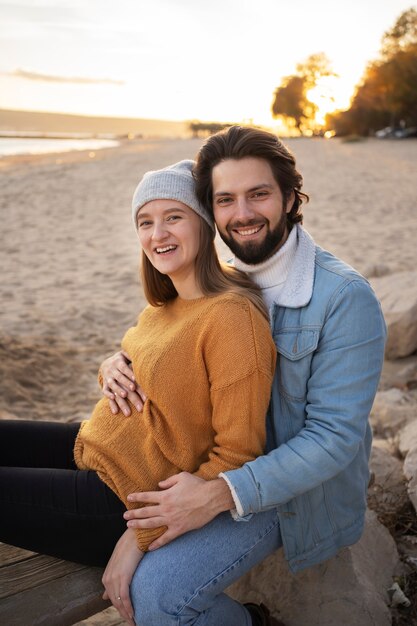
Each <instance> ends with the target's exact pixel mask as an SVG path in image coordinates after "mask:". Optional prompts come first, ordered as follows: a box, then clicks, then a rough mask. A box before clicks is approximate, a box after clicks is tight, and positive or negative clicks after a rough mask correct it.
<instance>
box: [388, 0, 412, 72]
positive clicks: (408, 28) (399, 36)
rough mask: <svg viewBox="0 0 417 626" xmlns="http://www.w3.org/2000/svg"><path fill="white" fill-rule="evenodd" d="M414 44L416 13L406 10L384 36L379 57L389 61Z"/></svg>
mask: <svg viewBox="0 0 417 626" xmlns="http://www.w3.org/2000/svg"><path fill="white" fill-rule="evenodd" d="M415 44H417V11H416V10H415V9H408V11H404V13H402V14H401V15H400V17H399V18H398V19H397V21H396V22H395V24H394V26H393V27H392V28H391V30H388V31H387V32H386V33H385V34H384V36H383V38H382V48H381V56H382V58H383V59H384V60H389V59H391V58H392V57H394V56H395V55H396V54H398V53H399V52H401V51H404V50H407V49H408V48H409V47H410V46H413V45H415Z"/></svg>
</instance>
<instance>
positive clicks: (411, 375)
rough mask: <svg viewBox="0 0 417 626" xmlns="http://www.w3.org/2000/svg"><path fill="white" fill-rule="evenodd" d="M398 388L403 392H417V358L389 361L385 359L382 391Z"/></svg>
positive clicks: (381, 384)
mask: <svg viewBox="0 0 417 626" xmlns="http://www.w3.org/2000/svg"><path fill="white" fill-rule="evenodd" d="M393 387H397V388H398V389H402V390H403V391H412V392H414V393H416V390H417V356H416V355H411V356H408V357H404V358H403V359H397V360H395V361H388V360H387V359H385V361H384V367H383V369H382V375H381V381H380V389H391V388H393Z"/></svg>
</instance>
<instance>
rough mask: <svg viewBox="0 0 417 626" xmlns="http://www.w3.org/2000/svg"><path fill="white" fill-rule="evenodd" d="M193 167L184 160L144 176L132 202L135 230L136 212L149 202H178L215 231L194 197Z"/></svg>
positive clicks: (191, 162) (207, 215) (212, 221)
mask: <svg viewBox="0 0 417 626" xmlns="http://www.w3.org/2000/svg"><path fill="white" fill-rule="evenodd" d="M193 167H194V161H191V160H190V159H186V160H184V161H179V163H175V164H174V165H170V166H169V167H164V169H162V170H155V171H152V172H147V173H146V174H145V175H144V177H143V178H142V180H141V181H140V183H139V185H138V186H137V187H136V190H135V193H134V194H133V200H132V216H133V222H134V224H135V228H136V230H137V227H138V225H137V215H138V211H139V209H140V208H142V207H143V205H144V204H146V203H147V202H150V201H151V200H179V201H180V202H182V203H183V204H185V205H187V206H188V207H190V209H192V210H193V211H195V212H196V213H197V215H199V216H200V217H202V218H203V219H204V220H205V221H206V222H207V224H208V225H209V226H210V227H211V228H212V229H213V231H215V227H214V220H213V218H212V216H211V215H210V214H209V212H208V211H207V210H206V209H205V208H204V207H203V206H202V205H201V204H200V203H199V201H198V199H197V196H196V195H195V182H194V178H193V175H192V169H193Z"/></svg>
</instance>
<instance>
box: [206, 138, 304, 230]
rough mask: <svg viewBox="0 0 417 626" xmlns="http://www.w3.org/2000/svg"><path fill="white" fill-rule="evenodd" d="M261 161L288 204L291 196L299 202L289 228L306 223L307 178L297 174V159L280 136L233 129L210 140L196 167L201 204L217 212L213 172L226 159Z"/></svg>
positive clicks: (296, 202)
mask: <svg viewBox="0 0 417 626" xmlns="http://www.w3.org/2000/svg"><path fill="white" fill-rule="evenodd" d="M245 157H257V158H260V159H265V161H268V163H269V165H270V166H271V169H272V173H273V175H274V178H275V180H276V181H277V183H278V185H279V188H280V190H281V193H282V196H283V199H284V204H286V203H287V202H288V199H289V197H290V195H291V192H292V191H294V194H295V198H294V202H293V205H292V207H291V211H290V212H289V213H287V221H288V225H289V226H292V225H293V224H296V223H297V222H300V223H302V221H303V214H302V212H301V204H302V203H303V201H305V202H308V199H309V198H308V195H307V194H305V193H304V192H302V191H301V187H302V185H303V177H302V176H301V174H300V173H299V172H298V171H297V170H296V167H295V158H294V156H293V155H292V154H291V152H290V151H289V150H288V148H286V147H285V146H284V144H283V143H282V142H281V141H280V140H279V139H278V137H277V136H276V135H273V134H272V133H269V132H266V131H264V130H259V129H257V128H249V127H243V126H231V127H230V128H228V129H225V130H222V131H220V132H219V133H216V134H215V135H212V136H211V137H209V138H208V139H207V141H206V142H205V144H204V145H203V146H202V147H201V149H200V151H199V153H198V155H197V157H196V165H195V167H194V178H195V180H196V193H197V197H198V199H199V201H200V202H201V204H203V206H205V207H206V208H207V210H209V211H211V212H212V211H213V204H212V203H213V183H212V171H213V168H214V167H215V166H216V165H217V164H218V163H220V162H221V161H224V160H226V159H236V160H239V159H243V158H245Z"/></svg>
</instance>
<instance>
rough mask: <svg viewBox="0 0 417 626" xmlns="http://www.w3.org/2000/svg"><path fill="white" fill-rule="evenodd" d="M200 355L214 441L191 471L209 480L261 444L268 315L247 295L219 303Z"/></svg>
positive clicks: (270, 349) (270, 369)
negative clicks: (266, 317)
mask: <svg viewBox="0 0 417 626" xmlns="http://www.w3.org/2000/svg"><path fill="white" fill-rule="evenodd" d="M220 306H221V308H220ZM205 360H206V367H207V371H208V376H209V381H210V396H211V402H212V426H213V430H214V445H213V448H212V449H211V450H210V451H209V454H208V460H207V461H206V462H204V463H203V464H202V465H200V467H199V469H198V470H197V471H196V472H195V474H196V475H197V476H200V477H201V478H204V479H206V480H211V479H213V478H217V476H218V475H219V473H221V472H223V471H227V470H228V469H234V468H238V467H241V466H242V465H243V464H244V463H246V462H247V461H250V460H253V459H255V458H256V457H257V456H259V455H260V454H262V453H263V450H264V446H265V439H266V435H265V432H266V428H265V416H266V412H267V408H268V404H269V400H270V394H271V386H272V379H273V375H274V369H275V361H276V349H275V345H274V343H273V340H272V337H271V331H270V328H269V324H268V322H267V320H266V319H265V318H264V317H263V316H262V315H261V313H260V312H259V311H258V310H257V309H256V308H255V307H254V306H253V305H252V304H251V303H250V302H249V301H248V300H247V299H246V298H243V297H239V298H238V297H236V296H234V297H233V298H231V299H230V301H228V302H224V303H221V305H219V310H218V315H217V316H216V324H215V326H214V330H213V332H212V333H210V334H209V337H208V340H207V344H206V346H205Z"/></svg>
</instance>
